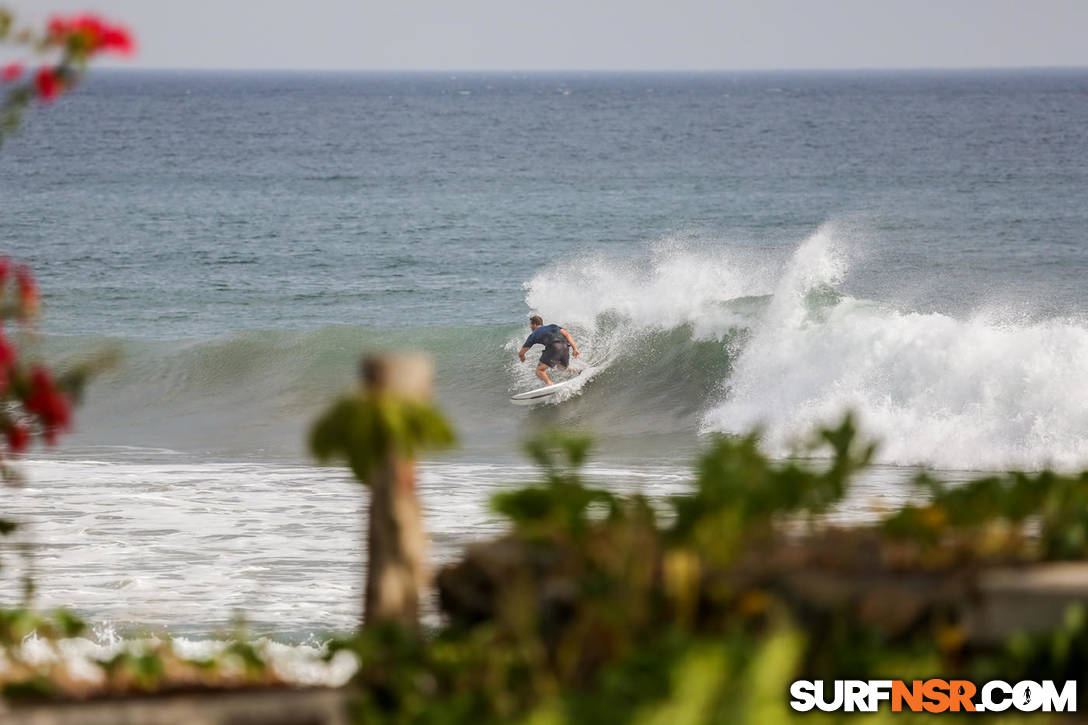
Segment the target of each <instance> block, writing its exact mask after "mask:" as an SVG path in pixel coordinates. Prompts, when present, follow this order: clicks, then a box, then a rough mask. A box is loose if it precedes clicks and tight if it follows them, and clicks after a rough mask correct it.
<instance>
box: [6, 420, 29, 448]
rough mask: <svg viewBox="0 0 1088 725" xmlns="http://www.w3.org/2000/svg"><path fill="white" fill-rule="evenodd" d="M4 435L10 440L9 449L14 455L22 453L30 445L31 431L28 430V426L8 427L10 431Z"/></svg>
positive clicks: (13, 425) (16, 425) (16, 424)
mask: <svg viewBox="0 0 1088 725" xmlns="http://www.w3.org/2000/svg"><path fill="white" fill-rule="evenodd" d="M4 435H5V436H6V437H7V439H8V448H10V449H11V450H12V452H13V453H22V452H23V451H25V450H26V447H27V446H28V445H30V431H28V430H27V429H26V426H22V425H19V424H18V423H14V424H12V425H10V426H8V429H7V430H6V431H4Z"/></svg>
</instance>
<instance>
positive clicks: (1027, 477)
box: [885, 471, 1088, 560]
mask: <svg viewBox="0 0 1088 725" xmlns="http://www.w3.org/2000/svg"><path fill="white" fill-rule="evenodd" d="M916 485H917V486H918V488H919V489H920V490H921V491H922V492H923V493H924V494H926V499H927V500H926V503H924V504H921V505H914V506H906V507H904V508H903V509H901V510H900V511H899V512H897V513H896V514H895V515H893V516H891V517H889V518H888V520H887V521H886V523H885V526H886V530H887V531H888V532H889V533H890V534H892V535H893V536H898V537H903V538H909V539H914V540H916V541H919V542H923V543H925V544H927V545H929V546H931V547H939V546H941V545H944V544H947V543H948V542H949V541H950V540H953V539H959V540H964V541H968V542H973V543H975V544H976V545H977V546H979V547H981V548H985V549H987V550H990V551H993V550H998V549H1001V548H1007V549H1010V550H1012V551H1015V552H1017V553H1019V554H1020V555H1022V556H1025V557H1028V558H1031V559H1035V558H1041V559H1046V560H1068V559H1085V558H1088V471H1085V472H1083V473H1080V474H1079V475H1061V474H1058V473H1054V472H1052V471H1043V472H1042V473H1037V474H1034V475H1032V474H1027V473H1009V474H1006V475H1003V476H991V477H987V478H982V479H979V480H976V481H970V482H968V483H965V484H959V485H955V486H952V485H949V484H947V483H944V482H942V481H938V480H936V479H934V478H931V477H929V476H920V477H919V478H918V479H917V481H916Z"/></svg>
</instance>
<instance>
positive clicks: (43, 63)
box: [0, 7, 135, 145]
mask: <svg viewBox="0 0 1088 725" xmlns="http://www.w3.org/2000/svg"><path fill="white" fill-rule="evenodd" d="M3 46H7V47H6V48H4V47H3ZM0 49H2V50H5V51H6V52H5V53H4V56H5V58H8V57H14V58H16V60H12V61H9V62H7V63H5V64H4V65H3V66H0V92H2V97H0V145H2V144H3V142H4V137H5V135H9V134H12V133H15V132H16V131H18V130H19V127H20V126H21V125H22V121H23V115H24V113H25V111H26V109H27V108H28V107H29V106H30V104H31V102H32V101H34V100H35V99H37V100H38V101H40V102H42V103H48V102H50V101H53V100H54V99H56V98H57V97H58V96H60V95H61V94H62V93H65V92H67V91H70V90H72V89H73V88H75V87H76V86H77V85H78V84H79V82H80V81H81V80H82V78H83V74H84V73H85V72H86V70H87V66H88V64H89V63H90V62H91V61H92V60H93V59H94V58H95V57H96V56H98V55H100V54H102V53H115V54H119V55H131V54H132V53H133V52H134V50H135V42H134V40H133V38H132V35H131V33H129V31H128V30H127V29H126V28H124V27H123V26H120V25H116V24H112V23H108V22H106V21H104V20H103V19H102V18H100V17H98V16H96V15H93V14H90V13H82V14H78V15H71V16H62V15H53V16H51V17H50V18H49V22H48V23H47V25H46V27H45V28H44V29H42V30H38V29H36V28H29V27H20V26H19V25H18V24H17V22H16V18H15V15H14V14H13V13H12V12H11V11H10V10H8V9H6V8H4V7H0ZM31 63H34V64H36V65H37V67H36V68H30V67H29V65H30V64H31Z"/></svg>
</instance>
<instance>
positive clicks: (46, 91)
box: [34, 68, 61, 101]
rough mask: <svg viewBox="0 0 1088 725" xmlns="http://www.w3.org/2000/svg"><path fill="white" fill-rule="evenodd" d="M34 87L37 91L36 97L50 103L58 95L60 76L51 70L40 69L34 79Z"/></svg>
mask: <svg viewBox="0 0 1088 725" xmlns="http://www.w3.org/2000/svg"><path fill="white" fill-rule="evenodd" d="M34 85H35V86H36V87H37V89H38V96H39V97H40V98H42V99H43V100H46V101H51V100H53V99H54V98H56V97H57V96H58V95H60V90H61V81H60V76H59V75H57V72H56V71H55V70H53V69H52V68H42V69H41V70H39V71H38V75H37V76H35V77H34Z"/></svg>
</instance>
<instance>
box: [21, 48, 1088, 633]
mask: <svg viewBox="0 0 1088 725" xmlns="http://www.w3.org/2000/svg"><path fill="white" fill-rule="evenodd" d="M1086 120H1088V71H1081V70H1069V71H1043V70H1037V71H1036V70H1033V71H1001V72H896V73H891V72H867V73H861V72H851V73H847V72H842V73H744V74H731V73H707V74H600V73H596V74H543V73H537V74H513V73H506V74H461V73H458V74H437V73H413V74H304V73H290V74H288V73H280V74H273V73H264V74H254V73H193V72H184V73H183V72H170V73H167V72H154V73H152V72H121V71H114V72H97V73H94V74H92V78H91V79H90V81H89V82H88V83H87V84H86V85H85V86H84V87H82V88H81V89H79V90H78V91H77V92H75V93H73V94H72V95H71V96H70V97H66V98H65V99H63V100H62V101H61V102H59V103H57V104H55V106H54V107H52V108H47V109H43V110H41V111H38V112H35V113H34V114H32V116H31V118H30V119H29V122H28V125H27V127H26V129H25V130H24V132H23V133H22V134H21V135H19V136H17V137H14V138H12V139H9V140H8V141H7V142H6V143H5V145H4V147H3V148H2V149H0V209H2V213H0V242H2V244H0V248H2V249H3V251H4V252H6V253H7V254H9V255H11V256H12V257H15V258H18V259H21V260H24V261H26V262H28V263H30V264H31V265H32V266H33V267H34V269H35V270H36V272H37V274H38V275H39V279H40V283H41V286H42V289H43V295H44V301H45V306H46V307H45V317H44V319H43V321H42V324H41V333H42V334H41V336H40V339H39V341H38V344H39V345H40V347H41V350H42V351H43V353H44V354H46V355H47V356H48V357H49V359H51V360H64V359H67V358H70V357H71V356H76V355H78V354H80V353H81V352H84V351H88V350H93V349H96V348H98V347H99V346H103V345H105V346H109V347H112V348H114V349H117V350H120V351H121V353H122V358H121V363H120V364H119V366H118V367H117V368H115V369H114V370H112V371H109V372H107V373H104V374H103V375H101V376H100V377H99V378H98V379H97V380H96V381H95V382H94V383H93V385H92V386H91V388H90V390H89V391H88V395H87V399H86V401H85V403H84V405H83V407H82V408H81V409H80V410H79V412H78V415H77V430H76V431H75V432H74V433H73V434H72V435H71V436H68V437H66V438H65V439H64V442H63V446H62V447H61V448H60V449H58V450H56V451H42V452H35V453H34V454H32V455H31V456H29V458H28V460H27V461H26V462H25V464H24V467H25V470H26V472H27V474H28V476H29V478H30V483H29V484H28V485H27V486H26V487H24V488H21V489H8V490H5V491H2V492H0V493H2V494H3V498H4V504H3V506H4V511H5V513H7V514H14V515H16V516H18V517H19V518H20V519H21V520H23V521H25V522H27V523H28V524H29V525H28V527H27V528H26V532H25V533H24V534H23V536H24V541H25V543H27V544H28V545H29V546H28V548H29V550H30V551H31V552H32V553H33V556H32V557H31V558H30V561H29V563H28V562H26V561H24V560H22V559H21V558H20V557H19V556H17V555H16V554H14V553H12V547H11V542H8V544H6V546H7V551H6V553H5V554H4V562H3V563H4V564H5V567H6V568H5V569H4V570H3V571H2V572H0V576H2V577H3V578H2V579H0V599H2V600H4V601H9V602H10V601H15V600H17V599H18V597H19V586H18V576H17V575H18V573H19V572H20V571H21V570H22V569H24V568H25V567H26V566H32V567H33V568H34V572H35V575H36V578H37V581H38V584H39V587H38V591H37V594H36V597H37V602H38V603H39V604H40V605H42V606H53V605H58V604H65V605H68V606H72V607H74V608H76V609H77V610H79V611H81V612H82V613H84V614H85V615H87V616H88V617H90V618H91V619H93V620H94V621H96V622H100V623H103V625H104V626H107V627H115V628H117V630H124V631H129V630H151V631H156V632H157V631H165V632H170V633H175V634H179V633H180V634H185V635H188V636H207V635H211V634H214V633H215V632H216V631H220V630H221V629H222V628H224V627H226V626H227V625H228V623H229V621H230V619H231V617H232V615H233V614H234V613H235V612H244V613H245V614H246V615H247V617H248V618H249V620H250V622H251V624H252V626H253V627H254V629H255V630H256V631H258V632H260V633H265V634H269V635H272V636H276V637H280V638H284V639H288V640H291V641H296V642H298V641H302V642H306V641H309V640H312V639H314V638H316V639H318V640H319V639H320V638H321V637H322V636H324V634H325V633H328V632H333V631H345V630H347V629H350V628H351V627H352V626H353V625H354V623H355V622H356V621H357V620H358V617H359V597H360V594H359V591H360V586H361V581H362V574H361V565H362V561H363V553H362V551H361V539H362V531H361V525H362V516H363V514H362V512H363V510H364V509H365V501H364V498H363V495H364V493H363V490H362V489H361V487H359V486H357V485H356V484H354V483H353V482H351V481H350V480H349V478H348V477H347V476H346V475H345V474H344V472H343V471H341V470H339V469H336V468H318V467H315V466H313V465H312V462H311V461H310V460H309V459H308V457H307V455H306V451H305V447H304V437H305V433H306V430H307V426H308V424H309V422H310V421H311V420H313V418H314V417H315V416H316V415H317V413H318V412H319V411H320V410H321V409H322V408H323V407H324V406H325V405H326V404H327V403H328V402H329V401H330V400H331V399H332V398H333V397H334V396H335V395H336V394H337V393H338V392H340V391H342V390H344V389H345V388H347V387H349V386H350V385H351V384H352V381H353V377H354V374H355V369H356V365H357V362H358V359H359V357H360V355H361V354H362V353H364V352H366V351H373V350H381V349H389V348H408V349H422V350H426V351H428V352H430V353H431V354H432V355H433V356H434V358H435V361H436V365H437V370H438V375H439V379H438V383H437V397H438V400H439V403H440V404H441V406H442V407H443V409H444V410H445V411H446V412H447V414H448V415H449V417H450V418H451V419H452V421H453V422H454V424H455V425H456V427H457V428H458V430H459V432H460V435H461V446H460V447H459V449H458V450H456V451H454V452H451V453H449V454H446V455H443V456H439V457H435V458H433V459H430V460H427V461H426V462H424V464H423V465H422V484H421V489H422V495H423V499H424V504H425V507H426V509H427V517H428V521H427V523H428V528H429V530H430V531H431V532H432V534H433V537H434V542H433V551H434V559H435V561H436V564H440V563H441V562H443V561H448V560H450V559H451V558H452V557H454V556H455V555H456V552H457V551H458V549H459V547H461V546H462V545H463V544H464V543H465V542H467V541H470V540H472V539H474V538H479V537H482V536H486V535H489V534H491V533H494V532H498V531H501V529H502V522H501V521H499V520H498V519H497V518H496V517H495V516H494V515H493V514H491V513H490V512H489V510H488V508H487V503H486V502H487V498H488V496H489V495H490V494H492V493H493V492H495V491H496V490H501V489H502V488H504V487H508V486H511V485H516V484H518V483H519V482H524V481H527V480H531V479H532V477H533V472H532V470H531V468H530V467H528V466H527V465H526V462H525V460H524V458H523V457H522V456H521V454H520V441H522V440H523V439H524V438H526V437H527V436H529V435H531V434H532V433H533V432H534V431H537V430H540V429H542V428H544V427H547V426H552V425H559V426H564V427H571V428H578V429H581V430H587V431H591V432H593V433H594V434H595V436H596V437H597V440H598V452H597V456H596V458H595V462H594V464H593V465H592V466H591V468H590V475H591V477H592V478H593V479H594V480H595V481H597V482H599V483H601V484H602V485H606V486H609V487H611V488H613V489H615V490H618V491H631V490H640V491H645V492H647V493H649V494H650V495H651V496H654V497H663V496H665V495H667V494H670V493H676V492H679V491H683V490H684V489H685V487H686V486H687V484H688V482H689V480H690V478H689V470H690V464H691V462H692V460H693V458H694V456H695V455H696V453H697V451H698V449H699V446H700V445H701V443H702V442H703V441H705V437H706V436H707V435H708V434H711V433H715V432H723V433H738V432H743V431H747V430H749V429H751V428H753V427H755V426H760V427H762V429H763V431H764V442H765V446H766V448H767V450H768V451H769V452H770V453H771V454H773V455H775V456H788V455H791V454H792V453H794V452H796V451H797V450H798V446H799V444H800V443H801V442H802V441H803V440H804V439H805V436H806V434H807V433H808V432H809V431H811V430H812V429H813V427H814V426H816V425H818V424H820V423H824V422H833V421H835V420H837V418H838V417H839V416H841V415H842V413H843V411H845V410H847V409H849V410H853V411H855V413H856V414H857V415H858V417H859V419H860V420H861V422H862V424H863V426H864V429H865V430H866V431H867V432H868V433H869V434H871V435H872V436H873V437H875V438H877V439H879V440H880V441H881V448H880V450H879V453H878V461H879V465H878V466H877V467H876V468H875V469H874V470H873V471H872V472H871V473H870V474H868V475H867V476H866V477H865V478H863V479H862V481H861V482H860V483H859V486H858V489H857V491H856V493H855V495H854V496H853V497H852V498H851V499H850V501H848V502H847V503H846V504H845V505H844V506H843V507H842V508H841V509H840V511H838V512H837V513H836V516H840V517H842V518H843V519H846V520H851V519H858V518H864V517H865V516H866V515H868V512H871V510H872V508H873V507H874V506H887V505H894V504H895V503H897V502H898V501H901V500H902V499H903V498H905V497H906V496H908V495H910V491H909V489H908V487H907V484H906V481H907V480H908V479H909V478H910V476H911V475H912V474H913V473H914V472H915V471H916V470H918V468H919V467H925V468H934V469H937V470H938V471H941V472H942V473H943V475H946V476H948V477H951V478H955V479H962V478H968V477H970V476H972V475H977V472H979V471H990V470H995V469H1004V468H1008V467H1015V468H1023V469H1031V470H1035V469H1040V468H1043V467H1046V466H1056V467H1059V468H1063V469H1079V468H1084V467H1088V404H1086V403H1088V375H1086V374H1085V371H1086V370H1088V284H1085V281H1084V280H1085V279H1088V123H1086ZM530 313H540V314H542V315H543V316H544V317H545V319H546V320H547V321H549V322H558V323H560V324H562V325H564V326H565V327H567V328H568V329H569V330H570V331H571V332H572V333H573V334H574V336H575V338H576V339H577V340H578V342H579V345H580V347H581V348H582V350H583V353H584V359H585V360H587V361H591V362H593V363H596V364H599V365H601V366H602V367H603V371H602V372H601V373H600V375H598V376H597V377H596V378H595V379H594V380H592V381H591V382H590V383H589V384H587V385H586V386H584V388H583V389H582V390H581V391H580V392H579V394H578V395H575V396H572V397H570V398H569V399H567V400H564V401H563V402H561V403H560V404H558V405H552V406H542V407H539V408H535V409H531V410H526V409H523V408H516V407H514V406H511V405H509V404H508V402H507V400H506V399H507V397H508V395H509V394H510V393H511V392H513V391H519V390H524V389H527V388H529V387H530V386H532V385H533V377H532V366H531V365H522V364H520V363H518V362H517V360H516V356H515V353H516V350H517V348H518V347H520V344H521V341H522V340H523V339H524V336H525V335H526V334H527V332H528V329H527V325H526V317H527V315H528V314H530ZM531 357H534V358H535V353H533V354H531Z"/></svg>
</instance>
